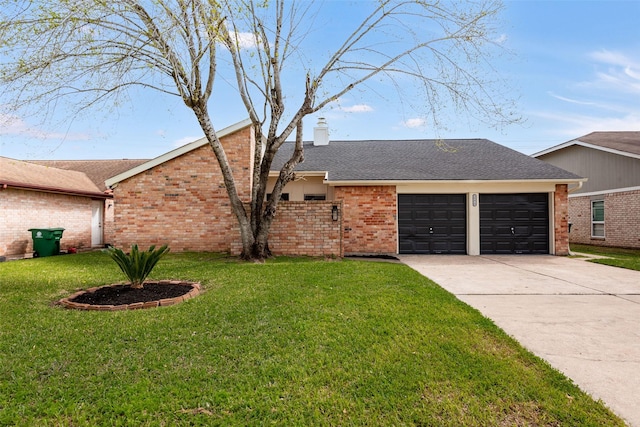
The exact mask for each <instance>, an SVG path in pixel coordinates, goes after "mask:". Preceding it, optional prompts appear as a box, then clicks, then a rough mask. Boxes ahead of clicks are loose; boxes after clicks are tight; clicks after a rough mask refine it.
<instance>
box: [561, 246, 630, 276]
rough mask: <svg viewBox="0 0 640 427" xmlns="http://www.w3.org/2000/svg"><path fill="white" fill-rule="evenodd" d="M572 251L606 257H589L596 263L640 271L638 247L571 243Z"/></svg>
mask: <svg viewBox="0 0 640 427" xmlns="http://www.w3.org/2000/svg"><path fill="white" fill-rule="evenodd" d="M571 251H572V252H582V253H585V254H591V255H599V256H604V257H606V258H597V259H590V260H589V261H591V262H595V263H597V264H605V265H612V266H614V267H622V268H628V269H630V270H638V271H640V249H621V248H608V247H605V246H592V245H578V244H572V245H571Z"/></svg>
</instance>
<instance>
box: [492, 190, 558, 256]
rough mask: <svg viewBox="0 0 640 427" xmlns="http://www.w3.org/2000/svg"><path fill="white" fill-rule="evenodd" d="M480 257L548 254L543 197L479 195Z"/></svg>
mask: <svg viewBox="0 0 640 427" xmlns="http://www.w3.org/2000/svg"><path fill="white" fill-rule="evenodd" d="M480 253H481V254H548V253H549V196H548V195H547V193H526V194H480Z"/></svg>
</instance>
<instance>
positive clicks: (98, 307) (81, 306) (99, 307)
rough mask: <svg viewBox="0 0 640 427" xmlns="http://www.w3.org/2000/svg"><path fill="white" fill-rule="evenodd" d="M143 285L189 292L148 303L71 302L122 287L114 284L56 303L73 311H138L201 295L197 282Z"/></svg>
mask: <svg viewBox="0 0 640 427" xmlns="http://www.w3.org/2000/svg"><path fill="white" fill-rule="evenodd" d="M145 284H158V285H187V286H191V290H190V291H189V292H187V293H186V294H184V295H180V296H179V297H174V298H165V299H161V300H156V301H148V302H135V303H133V304H122V305H94V304H81V303H77V302H73V301H71V300H72V299H73V298H76V297H77V296H80V295H82V294H85V293H87V292H95V291H97V290H98V289H100V288H105V287H115V286H122V283H115V284H113V285H106V286H95V287H93V288H88V289H85V290H82V291H78V292H76V293H74V294H72V295H69V296H68V297H66V298H62V299H61V300H59V301H58V303H59V304H61V305H63V306H64V307H65V308H70V309H75V310H94V311H121V310H140V309H144V308H154V307H166V306H169V305H175V304H178V303H181V302H182V301H186V300H188V299H191V298H193V297H196V296H198V295H200V294H201V293H202V285H200V283H199V282H185V281H181V280H158V281H155V282H145Z"/></svg>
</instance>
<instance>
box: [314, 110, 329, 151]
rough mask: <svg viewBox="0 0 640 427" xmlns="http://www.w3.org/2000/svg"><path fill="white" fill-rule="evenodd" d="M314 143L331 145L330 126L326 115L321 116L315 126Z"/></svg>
mask: <svg viewBox="0 0 640 427" xmlns="http://www.w3.org/2000/svg"><path fill="white" fill-rule="evenodd" d="M313 145H329V126H327V121H326V120H325V118H324V117H320V118H319V119H318V125H317V126H316V127H314V128H313Z"/></svg>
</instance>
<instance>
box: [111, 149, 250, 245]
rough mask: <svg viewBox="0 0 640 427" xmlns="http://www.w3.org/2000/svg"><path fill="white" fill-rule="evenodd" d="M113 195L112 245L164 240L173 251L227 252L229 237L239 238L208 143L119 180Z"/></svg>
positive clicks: (157, 243) (217, 167) (148, 243)
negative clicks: (113, 222)
mask: <svg viewBox="0 0 640 427" xmlns="http://www.w3.org/2000/svg"><path fill="white" fill-rule="evenodd" d="M239 190H242V186H239ZM242 194H246V191H244V192H242ZM114 196H115V206H114V211H115V212H114V220H115V224H114V244H115V245H116V246H118V247H123V248H128V247H130V246H131V245H132V244H134V243H135V244H138V245H140V247H143V248H146V247H148V246H150V245H162V244H168V245H169V246H170V248H171V250H173V251H176V252H183V251H212V252H219V251H228V250H229V247H230V242H231V240H232V239H234V238H235V239H238V238H239V237H238V236H237V233H236V232H235V231H236V230H235V228H234V227H235V226H236V218H235V217H234V215H233V212H232V210H231V206H230V202H229V199H228V196H227V191H226V189H225V187H224V184H222V174H221V172H220V168H219V166H218V164H217V161H216V159H215V156H214V155H213V152H212V151H211V148H210V147H209V146H208V145H205V146H203V147H200V148H197V149H195V150H193V151H190V152H188V153H186V154H184V155H182V156H180V157H178V158H175V159H173V160H170V161H168V162H166V163H163V164H161V165H158V166H156V167H154V168H152V169H149V170H147V171H145V172H142V173H140V174H138V175H135V176H134V177H131V178H129V179H127V180H124V181H122V182H120V183H119V184H118V186H117V187H116V188H115V190H114Z"/></svg>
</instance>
